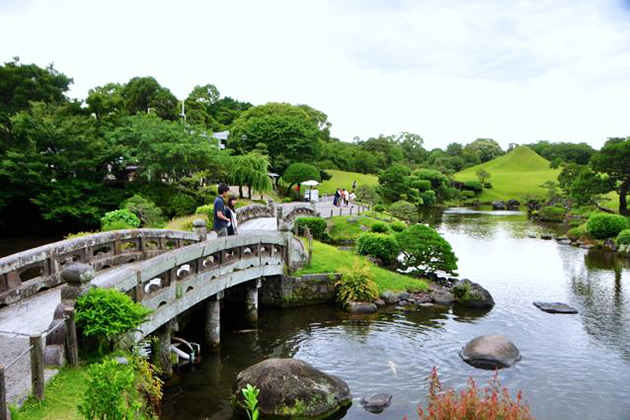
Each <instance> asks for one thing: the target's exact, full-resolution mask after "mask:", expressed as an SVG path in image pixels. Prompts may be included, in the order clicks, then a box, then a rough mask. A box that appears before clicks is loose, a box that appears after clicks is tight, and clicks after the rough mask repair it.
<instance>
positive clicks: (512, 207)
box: [505, 198, 521, 210]
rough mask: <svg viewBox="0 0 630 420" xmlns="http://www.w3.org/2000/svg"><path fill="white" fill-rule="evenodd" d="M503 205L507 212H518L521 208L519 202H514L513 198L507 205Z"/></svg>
mask: <svg viewBox="0 0 630 420" xmlns="http://www.w3.org/2000/svg"><path fill="white" fill-rule="evenodd" d="M505 204H506V206H507V209H508V210H519V209H520V208H521V202H520V201H518V200H515V199H514V198H513V199H511V200H508V201H507V203H505Z"/></svg>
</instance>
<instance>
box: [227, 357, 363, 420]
mask: <svg viewBox="0 0 630 420" xmlns="http://www.w3.org/2000/svg"><path fill="white" fill-rule="evenodd" d="M247 384H251V385H253V386H255V387H257V388H258V389H259V390H260V394H259V396H258V400H259V401H260V405H259V409H260V414H261V417H263V418H266V417H271V418H275V419H295V418H299V419H324V418H327V417H330V416H331V415H333V414H335V413H338V412H340V411H342V410H344V409H346V408H347V407H349V406H350V405H352V396H351V395H350V388H349V387H348V384H347V383H346V382H345V381H343V380H342V379H340V378H338V377H336V376H333V375H328V374H326V373H324V372H322V371H320V370H318V369H315V368H314V367H313V366H311V365H310V364H308V363H306V362H304V361H302V360H297V359H267V360H264V361H262V362H260V363H257V364H255V365H253V366H250V367H248V368H247V369H245V370H243V371H241V372H240V373H239V374H238V375H236V381H235V382H234V386H233V388H232V401H231V402H232V406H233V407H234V409H235V410H238V411H241V412H243V411H244V409H245V405H244V400H243V395H242V393H241V390H242V389H243V388H245V387H246V386H247Z"/></svg>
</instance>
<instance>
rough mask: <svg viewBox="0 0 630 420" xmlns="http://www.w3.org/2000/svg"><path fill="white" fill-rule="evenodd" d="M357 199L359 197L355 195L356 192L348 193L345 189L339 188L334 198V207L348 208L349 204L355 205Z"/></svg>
mask: <svg viewBox="0 0 630 420" xmlns="http://www.w3.org/2000/svg"><path fill="white" fill-rule="evenodd" d="M356 198H357V196H356V194H355V193H354V190H352V191H349V192H348V190H346V189H345V188H337V191H335V197H334V198H333V206H335V207H341V206H345V207H348V204H354V200H355V199H356Z"/></svg>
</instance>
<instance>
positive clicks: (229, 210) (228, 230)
mask: <svg viewBox="0 0 630 420" xmlns="http://www.w3.org/2000/svg"><path fill="white" fill-rule="evenodd" d="M218 193H219V194H218V195H217V198H215V199H214V209H213V214H214V220H213V224H212V230H214V231H215V232H216V233H217V235H218V236H231V235H236V234H237V233H238V223H237V221H236V200H237V199H238V198H237V197H236V195H234V194H231V193H230V187H229V186H228V185H227V184H219V187H218Z"/></svg>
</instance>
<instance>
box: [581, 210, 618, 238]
mask: <svg viewBox="0 0 630 420" xmlns="http://www.w3.org/2000/svg"><path fill="white" fill-rule="evenodd" d="M624 229H628V219H626V218H625V217H624V216H621V215H618V214H608V213H596V214H593V215H591V217H589V218H588V222H587V223H586V230H587V231H588V233H590V234H591V235H592V236H593V237H594V238H596V239H606V238H612V237H615V236H617V235H619V233H620V232H621V231H622V230H624Z"/></svg>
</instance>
